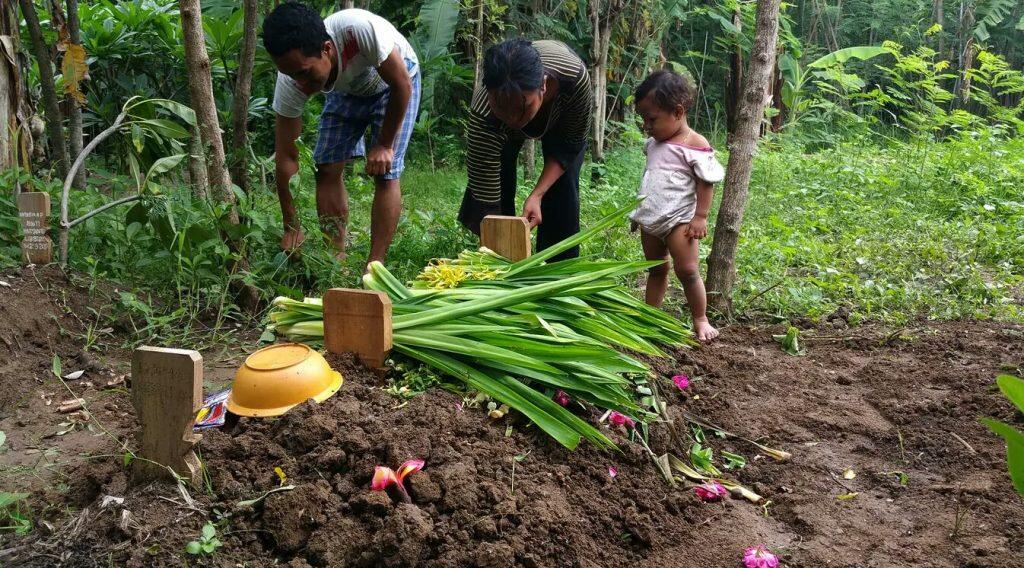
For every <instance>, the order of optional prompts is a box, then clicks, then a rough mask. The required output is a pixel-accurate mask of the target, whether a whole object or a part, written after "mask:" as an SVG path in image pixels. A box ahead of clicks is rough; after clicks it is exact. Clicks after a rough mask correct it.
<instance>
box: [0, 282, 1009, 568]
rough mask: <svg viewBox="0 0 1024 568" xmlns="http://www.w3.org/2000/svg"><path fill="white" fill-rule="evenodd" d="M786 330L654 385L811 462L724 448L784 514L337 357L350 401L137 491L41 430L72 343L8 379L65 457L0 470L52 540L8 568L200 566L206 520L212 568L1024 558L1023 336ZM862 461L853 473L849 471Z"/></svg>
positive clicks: (120, 430)
mask: <svg viewBox="0 0 1024 568" xmlns="http://www.w3.org/2000/svg"><path fill="white" fill-rule="evenodd" d="M0 292H2V291H0ZM26 313H27V312H26ZM18 317H28V316H27V315H22V316H18ZM47 321H51V320H47ZM4 325H6V326H11V324H10V323H9V322H7V323H3V324H0V329H11V328H10V327H2V326H4ZM19 325H20V324H19ZM41 325H42V324H41ZM54 327H55V326H53V324H52V323H51V324H50V325H49V327H46V326H45V325H43V329H44V330H47V329H49V330H51V331H53V330H54ZM18 329H22V328H18ZM773 332H774V333H778V329H771V328H749V329H748V328H744V327H740V326H731V327H728V328H726V329H725V330H724V335H723V338H722V341H720V342H718V343H717V344H716V345H715V346H714V347H712V348H700V349H695V350H690V351H681V352H679V353H677V354H676V355H677V357H678V359H677V362H675V363H665V365H666V366H664V367H663V368H661V369H659V371H660V372H661V374H662V375H663V376H667V375H670V374H672V373H673V372H677V371H684V372H687V373H688V374H689V375H690V376H691V377H692V378H693V379H694V380H693V383H692V386H691V387H690V388H689V389H688V390H687V391H686V393H685V396H684V393H680V392H679V391H677V390H674V387H673V386H672V385H671V383H670V382H669V381H667V380H663V381H662V382H661V383H660V386H661V390H662V391H663V392H664V393H665V394H666V397H667V398H668V400H669V405H670V408H671V409H672V411H671V412H672V416H673V418H674V419H675V423H676V428H677V429H678V430H680V431H686V430H688V428H687V427H686V426H685V423H684V422H683V418H682V412H683V411H684V410H685V411H686V412H689V413H692V414H693V415H694V416H698V417H700V418H702V419H704V420H706V421H710V422H712V423H715V424H718V425H719V426H721V427H723V428H726V429H727V430H730V431H733V432H737V433H741V434H744V435H747V436H750V437H758V436H765V437H766V439H765V440H764V441H765V442H766V443H768V445H771V446H775V447H779V448H782V449H786V450H789V451H791V452H792V453H793V459H792V461H791V462H789V463H777V462H774V461H772V460H770V459H768V458H766V457H763V456H760V457H758V456H757V452H756V450H755V449H754V448H753V447H752V446H751V445H749V444H747V443H745V442H740V441H736V440H721V439H718V438H715V437H713V436H712V435H711V432H710V431H707V432H706V433H707V434H708V436H709V439H710V440H711V442H712V443H713V445H714V446H715V447H716V449H717V450H723V449H726V450H730V451H734V452H738V453H741V454H744V455H745V456H746V457H747V458H748V464H747V466H746V467H745V468H744V469H742V470H740V471H739V472H738V473H735V474H734V475H735V476H736V477H737V478H738V479H739V480H740V481H742V482H744V483H746V484H747V485H749V486H750V487H752V488H753V489H754V490H756V491H757V492H758V493H760V494H761V495H763V496H764V497H765V498H766V499H767V500H770V503H768V504H765V505H764V506H763V507H762V506H757V505H752V504H750V503H747V502H745V501H742V500H735V499H727V500H726V501H724V502H722V503H714V504H704V503H701V502H699V501H698V500H697V499H696V497H695V496H694V495H693V493H692V491H690V490H688V489H686V488H685V487H682V486H677V487H675V488H673V487H670V486H669V485H667V484H666V483H665V482H664V480H662V479H661V477H660V475H659V474H658V473H657V472H656V470H655V468H654V467H653V465H652V463H651V460H650V458H649V456H648V454H647V451H646V450H645V449H644V448H643V447H642V446H640V445H638V444H636V443H634V442H629V441H627V440H625V439H624V436H623V433H622V432H621V431H612V432H611V435H612V437H613V438H614V439H615V440H616V441H618V442H619V443H620V447H621V452H618V453H616V452H598V451H596V450H594V449H593V448H591V447H589V446H586V445H582V446H581V447H580V448H579V449H578V450H577V451H575V452H570V451H568V450H565V449H564V448H562V447H560V446H558V445H557V444H556V443H554V442H553V441H551V440H550V439H548V438H547V437H546V436H545V435H543V433H539V432H538V431H537V429H536V428H535V427H532V426H530V425H529V424H528V423H525V422H523V421H520V420H516V419H514V418H512V419H501V420H498V421H492V420H490V419H488V418H487V417H486V413H485V412H483V411H482V410H480V409H473V408H468V407H464V406H462V405H461V402H462V399H461V397H459V396H457V395H455V394H452V393H449V392H446V391H442V390H437V389H435V390H432V391H430V392H429V393H427V394H425V395H422V396H419V397H416V398H414V399H412V400H410V401H408V402H407V403H405V404H403V403H402V401H400V400H399V399H396V398H394V397H392V396H390V395H388V394H387V393H386V392H385V391H384V390H383V389H382V388H381V387H382V386H383V385H384V381H383V380H382V379H381V378H379V377H377V376H375V375H373V374H371V373H368V372H366V371H365V370H363V369H362V368H361V367H359V366H357V365H353V364H352V362H351V361H350V360H348V359H346V358H336V357H331V358H329V360H330V362H331V363H332V365H334V366H335V368H337V369H339V370H341V371H342V373H343V375H344V376H345V384H344V386H343V387H342V390H341V391H340V392H339V394H338V395H336V396H334V397H332V398H331V399H328V400H327V401H325V402H324V403H323V404H321V405H313V404H306V405H302V406H300V407H297V408H295V409H293V410H292V411H291V412H289V413H288V414H286V415H285V416H282V417H281V418H279V419H275V420H249V419H243V420H242V421H241V422H240V423H239V424H238V425H237V426H235V427H233V428H232V429H230V430H224V431H208V432H206V433H205V434H204V439H203V441H202V443H201V445H200V450H201V457H202V459H203V461H204V463H205V464H206V466H207V472H208V476H207V483H206V484H205V486H204V487H203V488H202V489H200V490H192V491H191V492H190V493H187V494H186V493H183V492H181V491H180V490H179V489H178V488H176V487H174V486H169V485H151V486H146V487H135V488H128V487H127V486H126V479H127V475H126V472H125V468H124V466H123V462H122V457H121V453H122V452H121V451H120V450H119V448H118V446H117V444H116V443H115V442H114V441H113V440H112V439H110V438H109V437H107V436H106V435H104V434H102V433H99V432H97V433H92V434H87V433H85V432H77V433H75V434H73V435H67V436H60V437H45V436H46V434H47V433H49V430H51V429H52V427H53V426H54V425H53V424H50V423H49V422H47V421H48V420H49V421H53V420H56V419H54V418H50V417H49V415H48V414H45V413H44V412H42V411H41V410H40V408H38V405H39V404H41V403H39V402H36V401H35V399H34V397H33V396H32V395H31V393H32V392H33V391H34V390H35V389H38V388H40V387H39V386H38V384H36V383H34V379H33V378H32V377H34V376H35V375H37V374H45V372H46V370H48V366H49V358H50V351H49V349H52V348H53V347H52V346H48V345H44V346H40V347H39V348H38V352H35V351H33V352H31V353H32V356H31V357H29V355H28V354H26V355H25V360H24V361H23V362H22V363H19V365H23V367H21V368H23V369H30V370H31V372H30V374H29V375H28V376H27V377H25V376H23V377H17V378H16V377H11V376H10V375H9V374H0V382H2V384H3V385H4V387H5V390H14V391H17V392H19V393H20V395H21V397H20V398H19V399H18V400H22V401H27V402H18V403H15V404H14V406H13V408H11V407H5V412H7V413H8V414H9V415H8V417H7V418H6V419H2V420H0V429H4V430H6V431H7V432H8V434H9V436H10V439H11V440H12V441H13V447H12V449H11V450H9V451H8V452H7V453H6V454H0V464H9V463H12V460H16V459H17V460H21V461H19V462H18V463H20V464H21V465H19V466H18V467H20V468H27V467H28V465H27V464H28V463H29V461H30V460H29V456H27V455H26V451H27V449H36V450H37V451H42V452H44V454H45V452H49V451H57V452H59V456H58V457H59V458H60V459H54V460H51V461H50V462H47V465H46V467H45V469H46V470H47V471H54V472H57V474H58V476H57V477H56V478H52V477H47V476H45V475H44V476H40V477H36V476H37V474H38V472H35V471H31V470H28V469H25V470H20V471H21V473H19V474H16V475H5V476H4V477H3V481H4V486H5V488H6V487H8V486H11V487H16V488H18V489H29V490H31V491H33V497H32V500H31V504H32V506H33V512H34V520H35V528H36V530H35V531H34V533H33V534H32V535H29V536H28V537H23V538H13V537H10V536H0V539H3V540H2V541H0V562H2V563H3V564H4V565H17V566H51V565H55V564H61V565H66V566H100V565H102V566H108V565H125V566H148V565H160V566H183V565H187V564H195V563H196V562H195V561H196V559H195V558H193V557H190V556H189V555H187V554H186V553H185V545H186V544H187V543H188V541H190V540H194V539H196V538H198V537H199V534H200V530H201V527H202V525H203V524H204V523H205V522H206V521H207V520H210V521H213V522H214V523H216V524H217V526H218V535H217V537H218V538H219V539H220V540H221V541H222V542H223V543H224V546H223V547H221V548H220V549H219V550H218V551H217V552H216V554H215V555H214V556H213V557H212V558H208V559H205V560H202V562H204V563H212V564H214V565H225V566H230V565H235V564H243V565H259V566H264V565H270V564H275V563H279V564H287V565H290V566H307V565H309V566H377V565H385V566H390V565H396V564H403V565H409V566H414V565H415V566H444V567H446V566H511V565H520V566H612V565H619V564H630V565H639V566H652V567H653V566H709V567H712V566H713V567H717V566H738V565H739V559H740V558H741V556H742V551H743V549H744V548H745V547H747V546H751V545H754V544H758V543H765V544H767V545H768V546H769V547H770V548H771V549H772V550H774V551H776V552H778V553H779V554H780V555H781V556H782V558H783V563H784V565H786V566H806V567H820V566H825V565H829V566H839V567H850V568H852V567H861V566H879V567H885V566H937V567H947V566H948V567H954V566H955V567H962V566H991V567H1011V566H1013V567H1017V566H1019V565H1020V554H1021V552H1022V550H1021V543H1022V542H1024V502H1022V500H1021V499H1020V498H1019V497H1018V496H1017V495H1016V494H1014V493H1013V491H1012V488H1011V486H1010V483H1009V479H1008V476H1007V475H1006V472H1005V467H1006V464H1005V458H1004V447H1003V444H1002V442H1001V440H1000V439H999V438H997V437H995V436H994V435H992V434H990V433H989V432H987V431H986V429H985V428H984V426H982V425H981V424H980V422H978V420H977V418H978V417H979V416H986V415H987V416H995V417H997V418H999V419H1002V420H1005V421H1009V422H1013V421H1015V420H1016V421H1017V425H1018V426H1021V420H1020V419H1019V417H1017V416H1015V414H1014V411H1013V409H1012V407H1011V406H1010V405H1009V403H1007V402H1006V401H1005V400H1003V399H1002V398H1001V397H1000V396H999V395H998V393H997V392H995V390H994V389H993V388H992V385H993V378H994V377H995V375H996V374H998V373H999V372H1016V373H1019V372H1020V371H1021V367H1022V365H1024V330H1022V329H1021V328H1020V327H1017V326H1012V325H1006V324H994V323H950V324H942V325H935V326H927V327H921V328H920V329H916V330H911V331H905V332H903V333H901V334H895V335H893V334H890V333H888V331H882V330H877V329H874V328H871V327H860V328H855V329H852V330H846V329H841V330H838V331H828V332H825V331H817V332H815V331H813V330H812V331H811V332H809V333H811V334H816V335H817V338H816V339H815V338H811V339H810V340H808V341H807V344H808V346H809V347H808V355H807V356H806V357H792V356H789V355H786V354H785V353H783V352H782V351H781V350H780V349H779V347H778V345H776V344H775V343H774V341H773V340H772V339H771V334H772V333H773ZM24 337H25V334H24V333H23V334H22V335H21V336H20V338H21V339H24ZM67 347H70V346H67ZM61 348H62V347H61V346H60V344H58V345H57V349H58V350H59V349H61ZM72 355H73V353H69V354H68V356H72ZM121 357H122V360H121V361H120V362H115V363H114V366H115V367H116V368H119V369H123V368H124V366H125V364H126V363H127V357H126V354H125V355H122V356H121ZM26 384H27V385H29V386H28V387H26V386H25V385H26ZM85 395H86V398H87V399H88V400H89V401H90V404H92V406H93V407H94V408H96V409H98V410H97V418H98V419H99V421H100V422H101V423H102V424H103V425H104V426H105V427H106V429H107V430H108V431H109V432H110V433H111V434H112V435H113V436H114V437H117V438H130V436H131V433H132V428H133V426H132V418H131V410H130V404H128V402H127V393H126V391H123V390H116V389H114V390H110V389H92V390H88V389H87V390H86V391H85ZM96 401H101V403H99V404H97V403H96ZM107 405H112V407H113V408H116V409H117V411H116V412H115V411H113V410H109V409H108V407H107ZM48 412H51V413H52V410H50V411H48ZM40 416H43V417H44V419H43V420H40V419H39V417H40ZM584 417H585V418H586V419H588V420H596V418H597V416H596V414H593V413H590V414H587V415H585V416H584ZM73 436H88V437H89V439H90V440H93V441H94V442H93V443H94V445H95V446H96V447H95V448H90V449H89V453H90V454H91V455H94V456H100V457H92V458H89V459H81V458H80V457H78V456H77V454H78V453H80V451H81V450H79V449H78V448H79V446H75V445H73V444H72V445H70V446H69V445H68V444H71V442H70V440H71V439H72V437H73ZM28 439H34V440H35V442H34V447H29V445H26V443H25V441H26V440H28ZM650 445H651V448H652V450H653V451H654V452H657V453H661V452H665V451H673V452H676V453H677V454H678V453H680V450H679V449H678V448H677V447H676V445H675V444H673V443H672V441H671V440H670V438H669V436H668V435H667V427H666V426H665V425H664V424H656V425H653V426H652V429H651V437H650ZM409 458H422V459H424V460H426V467H425V468H424V469H423V471H421V472H419V473H416V474H414V475H412V476H411V477H410V478H409V479H408V480H407V483H408V487H409V494H410V496H411V503H403V502H401V500H399V499H393V498H392V496H389V494H387V493H376V492H371V491H370V490H369V486H370V479H371V477H372V474H373V468H374V466H376V465H386V466H390V467H392V468H394V467H397V466H398V465H399V464H400V463H401V462H402V461H404V460H406V459H409ZM609 466H614V467H616V468H617V470H618V475H617V476H616V477H614V478H613V477H611V476H610V475H609V472H608V467H609ZM275 468H281V470H282V471H283V473H284V474H285V475H286V479H285V480H284V483H285V484H290V485H294V486H295V488H294V489H293V490H289V491H278V492H275V493H272V494H270V495H268V496H266V498H265V499H263V500H262V501H260V502H258V503H255V504H252V505H239V503H240V502H241V501H245V500H251V499H254V498H257V497H260V496H261V495H263V494H264V493H266V492H268V491H271V490H273V489H276V488H278V487H279V486H280V485H282V480H281V479H280V478H279V476H278V474H277V473H275V471H274V469H275ZM846 468H851V469H853V470H854V471H855V472H856V474H857V475H856V477H855V478H854V479H844V478H843V476H842V473H843V471H844V469H846ZM900 474H903V475H902V476H901V475H900ZM903 476H905V477H903ZM901 480H902V481H904V482H905V484H904V483H902V482H901ZM854 493H855V494H856V495H855V496H852V497H849V498H847V499H844V500H840V499H838V497H839V496H841V495H846V496H848V495H852V494H854Z"/></svg>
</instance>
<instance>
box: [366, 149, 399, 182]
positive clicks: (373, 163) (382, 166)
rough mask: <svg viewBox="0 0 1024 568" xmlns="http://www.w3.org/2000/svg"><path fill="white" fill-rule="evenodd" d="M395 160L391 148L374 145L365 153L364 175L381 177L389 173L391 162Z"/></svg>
mask: <svg viewBox="0 0 1024 568" xmlns="http://www.w3.org/2000/svg"><path fill="white" fill-rule="evenodd" d="M394 160H395V151H394V149H392V148H387V147H385V146H381V145H380V144H376V145H374V146H373V147H372V148H370V151H369V152H367V153H366V175H370V176H382V175H384V174H386V173H388V172H390V171H391V162H393V161H394Z"/></svg>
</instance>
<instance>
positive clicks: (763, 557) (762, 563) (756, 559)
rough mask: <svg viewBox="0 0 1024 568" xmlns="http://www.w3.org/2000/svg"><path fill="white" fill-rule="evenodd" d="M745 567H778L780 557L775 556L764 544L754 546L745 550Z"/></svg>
mask: <svg viewBox="0 0 1024 568" xmlns="http://www.w3.org/2000/svg"><path fill="white" fill-rule="evenodd" d="M743 566H744V568H778V566H779V557H778V556H775V555H774V554H772V553H771V552H769V551H768V549H767V548H765V547H764V545H763V544H759V545H757V546H752V547H750V548H748V549H747V550H746V551H744V552H743Z"/></svg>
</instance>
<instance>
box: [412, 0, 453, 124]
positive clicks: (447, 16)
mask: <svg viewBox="0 0 1024 568" xmlns="http://www.w3.org/2000/svg"><path fill="white" fill-rule="evenodd" d="M460 7H461V6H460V3H459V0H427V1H426V2H424V3H423V6H422V7H420V13H419V17H418V18H417V19H418V20H419V25H418V26H417V27H416V31H415V33H413V35H412V38H411V39H412V44H413V46H414V47H415V49H416V53H417V55H418V56H419V61H420V73H421V75H422V86H421V89H422V99H423V106H424V108H428V109H430V108H433V99H434V85H435V84H436V83H437V76H438V74H439V73H438V71H439V70H440V69H441V68H442V67H443V63H444V62H445V60H446V59H450V58H451V54H449V52H448V47H449V46H450V45H451V43H452V41H453V40H454V39H455V30H456V29H457V28H458V24H459V9H460Z"/></svg>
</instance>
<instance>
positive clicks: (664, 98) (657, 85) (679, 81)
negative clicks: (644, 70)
mask: <svg viewBox="0 0 1024 568" xmlns="http://www.w3.org/2000/svg"><path fill="white" fill-rule="evenodd" d="M648 96H650V97H653V98H652V99H651V100H652V101H654V104H656V105H658V108H660V109H662V110H665V111H669V112H673V111H675V110H676V107H677V106H682V107H683V110H684V111H687V110H690V107H692V106H693V98H694V95H693V87H691V86H690V82H689V81H687V80H686V77H684V76H682V75H680V74H679V73H676V72H675V71H670V70H668V69H663V70H661V71H655V72H654V73H651V74H650V75H648V76H647V78H646V79H644V80H643V82H642V83H640V86H639V87H637V88H636V92H635V93H633V101H634V103H639V102H640V101H642V100H644V99H646V98H647V97H648Z"/></svg>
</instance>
